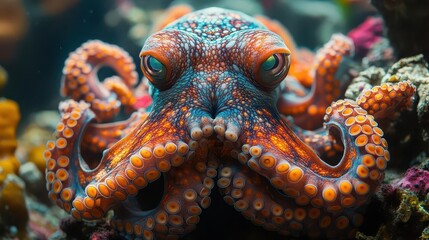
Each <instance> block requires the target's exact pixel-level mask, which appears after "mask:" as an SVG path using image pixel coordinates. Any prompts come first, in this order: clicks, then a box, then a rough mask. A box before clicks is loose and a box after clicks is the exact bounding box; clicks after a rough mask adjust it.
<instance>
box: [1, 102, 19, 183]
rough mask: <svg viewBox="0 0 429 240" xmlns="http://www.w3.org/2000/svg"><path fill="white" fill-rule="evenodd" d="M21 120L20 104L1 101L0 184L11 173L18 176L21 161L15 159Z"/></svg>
mask: <svg viewBox="0 0 429 240" xmlns="http://www.w3.org/2000/svg"><path fill="white" fill-rule="evenodd" d="M19 119H20V114H19V109H18V104H16V102H14V101H12V100H6V99H0V168H1V171H0V184H1V183H2V182H3V180H4V179H5V178H6V176H7V175H8V174H9V173H13V174H18V169H19V166H20V162H19V160H18V159H17V158H16V157H15V149H16V146H17V140H16V128H17V125H18V122H19Z"/></svg>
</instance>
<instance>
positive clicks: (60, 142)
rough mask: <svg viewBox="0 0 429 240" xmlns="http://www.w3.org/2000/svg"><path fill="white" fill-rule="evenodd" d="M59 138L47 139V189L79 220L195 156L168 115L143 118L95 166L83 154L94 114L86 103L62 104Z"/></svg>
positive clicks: (96, 214) (99, 212) (105, 208)
mask: <svg viewBox="0 0 429 240" xmlns="http://www.w3.org/2000/svg"><path fill="white" fill-rule="evenodd" d="M60 111H61V112H62V118H61V122H60V123H59V124H58V127H57V138H56V140H55V141H51V142H48V144H47V150H46V151H45V159H46V160H47V174H46V176H47V182H48V184H47V188H48V191H49V196H50V198H51V199H52V200H53V201H54V202H57V204H58V205H59V206H60V207H62V208H64V209H65V210H66V211H67V212H70V213H71V214H72V215H73V216H74V217H75V218H77V219H81V218H83V219H87V220H91V219H98V218H100V217H102V216H104V215H105V213H106V212H107V211H108V210H109V209H111V207H112V206H113V205H114V204H116V203H117V202H118V201H124V200H126V199H127V197H128V196H134V195H136V194H137V192H138V190H139V189H141V188H144V187H145V186H146V185H147V183H148V182H152V181H155V180H156V179H158V178H159V177H160V175H161V172H166V171H168V170H169V169H170V168H171V167H172V166H179V165H181V164H182V163H183V162H184V160H185V159H186V158H187V157H189V156H190V155H192V153H193V151H189V148H190V147H189V146H188V144H186V143H184V142H182V141H181V140H180V139H179V137H178V135H177V132H176V131H175V130H174V129H175V128H174V127H172V126H169V125H168V124H169V123H168V122H167V120H166V119H167V118H162V119H164V120H160V121H149V120H147V121H142V122H141V123H140V124H139V125H138V126H136V127H135V128H134V129H133V130H131V131H130V133H129V134H128V135H126V136H125V137H123V138H122V139H121V140H119V141H118V142H116V143H115V144H113V145H112V146H111V147H110V148H108V149H106V150H105V151H104V152H103V157H102V159H101V160H100V161H99V163H98V165H97V166H96V167H95V168H93V169H90V168H89V166H88V164H87V161H85V160H88V159H85V160H84V159H83V157H82V156H81V147H80V146H81V139H82V138H83V137H82V136H83V135H84V133H85V128H86V126H87V124H88V123H89V122H90V121H91V120H92V119H93V118H94V114H93V113H92V111H91V110H90V109H89V105H88V104H87V103H85V102H79V103H77V102H75V101H73V100H68V101H66V102H63V103H62V104H61V105H60Z"/></svg>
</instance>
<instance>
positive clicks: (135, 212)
mask: <svg viewBox="0 0 429 240" xmlns="http://www.w3.org/2000/svg"><path fill="white" fill-rule="evenodd" d="M202 165H205V159H204V158H199V157H196V158H194V159H193V160H191V161H188V162H186V163H184V164H183V165H182V167H180V168H176V169H174V171H169V172H166V173H164V179H165V191H164V194H163V196H162V199H161V201H160V204H159V205H158V206H157V207H155V208H154V209H150V210H143V209H142V207H141V203H140V202H139V200H138V199H137V198H128V199H127V200H126V201H124V202H122V203H121V204H120V205H118V206H117V207H115V208H114V212H115V216H114V218H113V219H112V221H111V223H112V226H113V227H115V228H116V229H118V230H119V231H121V232H126V233H127V235H129V236H135V237H137V238H139V237H143V238H144V239H164V238H179V237H180V236H183V235H184V234H186V233H188V232H190V231H192V230H194V229H195V227H196V224H197V223H198V222H199V220H200V217H199V215H200V214H201V212H202V210H203V209H205V208H207V207H208V206H209V205H210V202H211V200H210V197H209V194H210V192H211V189H212V188H213V186H214V181H213V179H212V178H211V177H213V172H216V171H215V170H214V168H211V167H208V168H198V167H196V166H202ZM209 176H211V177H209Z"/></svg>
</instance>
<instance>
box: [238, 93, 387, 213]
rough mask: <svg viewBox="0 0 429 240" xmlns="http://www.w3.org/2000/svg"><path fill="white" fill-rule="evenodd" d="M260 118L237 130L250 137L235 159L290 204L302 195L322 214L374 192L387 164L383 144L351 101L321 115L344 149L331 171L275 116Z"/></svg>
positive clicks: (373, 125)
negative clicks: (256, 123)
mask: <svg viewBox="0 0 429 240" xmlns="http://www.w3.org/2000/svg"><path fill="white" fill-rule="evenodd" d="M260 113H261V115H260V116H259V118H261V119H265V121H261V122H259V124H258V125H259V126H256V128H255V126H254V127H253V129H246V130H244V131H243V132H252V131H253V134H249V136H247V137H246V136H242V137H241V141H242V142H244V143H245V144H244V145H243V146H242V152H241V153H240V154H239V156H238V159H239V160H240V161H241V162H242V163H245V164H247V165H248V166H249V167H250V168H251V169H253V170H254V171H256V172H258V173H259V174H261V175H263V176H265V177H266V178H267V179H268V180H269V181H270V182H271V185H272V186H273V187H274V188H276V189H278V190H280V191H282V192H283V193H284V194H285V195H287V196H289V197H291V198H294V199H295V200H298V199H301V198H300V197H302V196H307V197H308V199H309V202H310V203H311V204H312V205H313V206H316V207H319V208H324V209H343V208H351V207H357V206H360V205H361V204H363V203H364V202H365V201H366V199H367V197H368V196H369V195H370V194H371V193H373V192H374V191H375V190H376V187H377V186H378V184H379V182H380V181H381V179H382V176H383V170H384V169H385V168H386V164H387V162H388V161H389V160H390V157H389V152H388V151H387V141H386V140H385V139H384V138H383V131H382V130H381V129H380V128H379V127H377V123H376V122H375V121H374V117H373V116H372V115H369V114H368V113H367V111H365V110H363V109H362V108H361V107H359V106H358V105H357V104H356V103H355V102H353V101H344V100H339V101H337V102H334V103H332V104H331V106H330V107H328V108H327V110H326V115H325V117H324V119H325V125H326V128H327V129H328V130H329V129H332V128H334V129H337V131H339V132H340V133H341V139H342V141H343V146H344V153H343V156H342V158H341V160H340V161H339V163H338V164H336V165H335V166H332V165H330V164H327V163H326V162H325V161H323V160H322V159H321V158H320V157H319V156H317V154H316V153H315V152H314V151H313V150H312V149H311V148H310V147H309V146H307V145H306V144H305V143H303V142H302V141H301V140H300V139H299V138H298V137H297V136H296V135H295V134H294V133H293V131H292V130H291V129H290V128H289V127H287V126H286V125H285V124H284V123H283V122H282V121H281V120H280V118H279V117H275V116H270V112H269V111H261V112H260ZM267 116H268V117H267ZM255 129H256V131H255Z"/></svg>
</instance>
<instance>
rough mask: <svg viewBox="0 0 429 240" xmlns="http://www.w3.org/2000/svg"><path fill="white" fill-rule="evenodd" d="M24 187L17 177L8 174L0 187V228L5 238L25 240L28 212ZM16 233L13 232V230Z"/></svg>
mask: <svg viewBox="0 0 429 240" xmlns="http://www.w3.org/2000/svg"><path fill="white" fill-rule="evenodd" d="M24 189H25V186H24V184H23V183H22V180H20V179H19V178H18V177H17V176H15V175H14V174H8V175H7V177H6V179H4V181H3V183H2V185H1V186H0V226H2V228H5V229H2V230H3V231H5V233H4V234H2V236H3V237H5V236H12V237H13V236H14V235H15V236H16V237H18V238H19V239H26V238H27V230H26V227H27V222H28V211H27V207H26V204H25V196H24V194H25V193H24ZM14 229H15V230H16V232H15V230H14Z"/></svg>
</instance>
